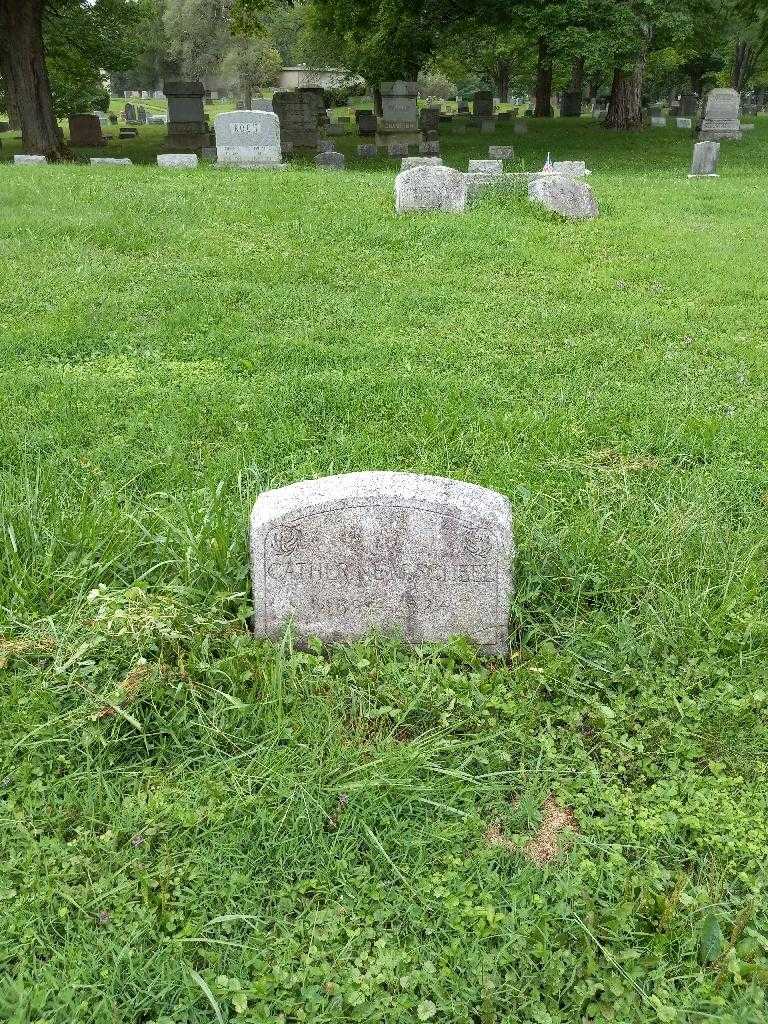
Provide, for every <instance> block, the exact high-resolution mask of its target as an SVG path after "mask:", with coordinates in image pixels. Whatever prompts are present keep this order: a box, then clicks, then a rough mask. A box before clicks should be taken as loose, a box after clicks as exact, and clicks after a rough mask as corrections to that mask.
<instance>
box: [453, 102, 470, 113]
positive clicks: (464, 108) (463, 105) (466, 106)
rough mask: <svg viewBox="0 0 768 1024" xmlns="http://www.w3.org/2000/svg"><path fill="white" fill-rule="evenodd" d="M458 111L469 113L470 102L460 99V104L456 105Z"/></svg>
mask: <svg viewBox="0 0 768 1024" xmlns="http://www.w3.org/2000/svg"><path fill="white" fill-rule="evenodd" d="M456 112H457V113H459V114H468V113H469V104H468V103H467V101H466V100H459V102H458V105H457V107H456Z"/></svg>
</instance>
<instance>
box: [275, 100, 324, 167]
mask: <svg viewBox="0 0 768 1024" xmlns="http://www.w3.org/2000/svg"><path fill="white" fill-rule="evenodd" d="M272 106H273V108H274V112H275V113H276V114H277V116H278V118H279V119H280V140H281V142H282V145H283V149H284V150H287V149H288V148H289V149H290V151H291V152H294V153H316V152H317V143H318V140H319V137H320V136H319V128H320V126H319V122H318V109H317V101H316V99H315V97H314V96H313V95H311V94H310V93H305V92H298V91H297V92H288V91H281V92H276V93H275V94H274V96H273V97H272Z"/></svg>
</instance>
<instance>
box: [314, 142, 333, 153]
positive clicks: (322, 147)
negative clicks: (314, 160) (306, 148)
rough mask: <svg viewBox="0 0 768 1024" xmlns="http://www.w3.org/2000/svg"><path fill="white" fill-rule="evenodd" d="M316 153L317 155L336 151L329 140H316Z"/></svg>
mask: <svg viewBox="0 0 768 1024" xmlns="http://www.w3.org/2000/svg"><path fill="white" fill-rule="evenodd" d="M317 152H318V153H335V152H336V151H335V149H334V148H333V143H332V142H331V140H330V139H318V142H317Z"/></svg>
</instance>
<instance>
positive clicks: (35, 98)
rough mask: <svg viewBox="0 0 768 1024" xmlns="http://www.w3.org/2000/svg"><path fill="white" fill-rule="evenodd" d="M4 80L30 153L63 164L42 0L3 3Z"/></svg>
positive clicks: (0, 21) (0, 24)
mask: <svg viewBox="0 0 768 1024" xmlns="http://www.w3.org/2000/svg"><path fill="white" fill-rule="evenodd" d="M0 46H2V48H3V77H6V76H7V78H6V84H7V87H8V91H9V92H10V94H11V95H12V96H13V97H14V100H15V103H16V109H17V111H18V114H19V120H20V121H21V135H22V140H23V143H24V148H25V149H26V150H27V152H28V153H41V154H42V155H43V156H47V157H48V159H49V160H60V159H61V158H62V156H63V155H64V144H63V142H62V139H61V135H60V133H59V127H58V125H57V123H56V116H55V114H54V112H53V100H52V98H51V85H50V82H49V81H48V71H47V70H46V67H45V50H44V47H43V0H0Z"/></svg>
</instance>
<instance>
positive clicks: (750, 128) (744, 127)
mask: <svg viewBox="0 0 768 1024" xmlns="http://www.w3.org/2000/svg"><path fill="white" fill-rule="evenodd" d="M754 128H755V126H754V125H753V124H742V126H741V130H742V131H743V132H751V131H754Z"/></svg>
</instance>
